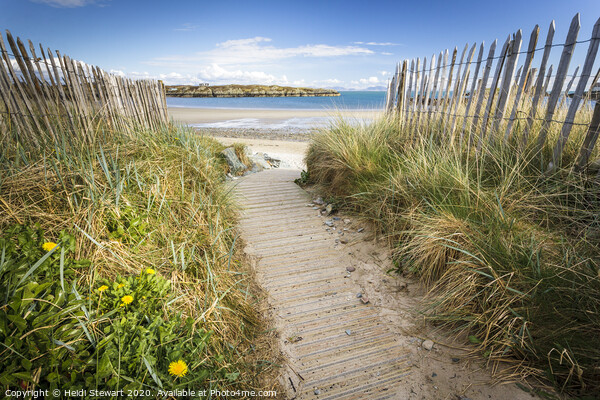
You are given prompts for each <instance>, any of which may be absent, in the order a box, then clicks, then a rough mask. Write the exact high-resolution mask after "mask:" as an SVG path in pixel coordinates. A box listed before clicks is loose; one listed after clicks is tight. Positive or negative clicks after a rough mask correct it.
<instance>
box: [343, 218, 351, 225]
mask: <svg viewBox="0 0 600 400" xmlns="http://www.w3.org/2000/svg"><path fill="white" fill-rule="evenodd" d="M350 222H352V221H350V220H349V219H348V218H345V219H344V223H345V224H346V225H348V224H349V223H350Z"/></svg>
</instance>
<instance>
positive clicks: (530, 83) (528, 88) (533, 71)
mask: <svg viewBox="0 0 600 400" xmlns="http://www.w3.org/2000/svg"><path fill="white" fill-rule="evenodd" d="M537 71H538V69H537V68H531V72H530V73H529V76H528V77H527V83H526V84H525V93H531V89H532V88H533V85H534V84H535V80H536V78H537Z"/></svg>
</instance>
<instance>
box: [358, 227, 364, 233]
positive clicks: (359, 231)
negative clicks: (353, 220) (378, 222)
mask: <svg viewBox="0 0 600 400" xmlns="http://www.w3.org/2000/svg"><path fill="white" fill-rule="evenodd" d="M364 230H365V228H359V229H358V231H357V232H358V233H361V232H362V231H364Z"/></svg>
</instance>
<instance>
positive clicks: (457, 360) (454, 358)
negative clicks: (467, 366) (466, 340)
mask: <svg viewBox="0 0 600 400" xmlns="http://www.w3.org/2000/svg"><path fill="white" fill-rule="evenodd" d="M451 360H452V362H453V363H457V362H459V361H460V358H458V357H452V358H451Z"/></svg>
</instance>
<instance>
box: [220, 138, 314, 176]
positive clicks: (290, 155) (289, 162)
mask: <svg viewBox="0 0 600 400" xmlns="http://www.w3.org/2000/svg"><path fill="white" fill-rule="evenodd" d="M214 138H215V139H217V140H218V141H219V142H221V143H223V144H224V145H225V146H229V145H231V144H233V143H244V144H245V145H246V146H248V148H249V149H250V151H251V152H252V153H253V154H254V153H258V152H261V153H267V154H268V155H269V156H270V157H272V158H276V159H279V160H281V167H282V168H294V169H306V164H305V163H304V154H305V153H306V149H307V148H308V142H289V141H285V140H268V139H250V138H230V137H220V136H214Z"/></svg>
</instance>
